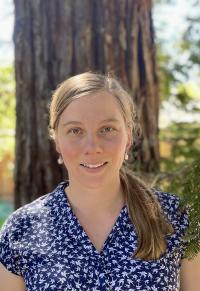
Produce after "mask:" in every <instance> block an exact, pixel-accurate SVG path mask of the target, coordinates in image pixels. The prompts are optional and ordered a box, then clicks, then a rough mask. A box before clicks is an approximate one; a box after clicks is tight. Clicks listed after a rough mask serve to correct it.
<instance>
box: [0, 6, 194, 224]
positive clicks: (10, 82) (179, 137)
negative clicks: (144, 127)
mask: <svg viewBox="0 0 200 291" xmlns="http://www.w3.org/2000/svg"><path fill="white" fill-rule="evenodd" d="M116 2H117V1H116ZM147 2H148V1H147ZM199 7H200V3H199V1H195V0H190V1H187V0H174V1H164V0H163V1H162V0H161V1H154V3H153V5H152V7H151V13H152V20H153V26H154V40H155V47H156V54H155V57H156V64H157V76H158V79H159V120H158V126H159V131H158V140H159V152H160V157H159V166H158V167H155V168H154V167H153V168H151V169H150V170H149V171H148V173H149V174H150V176H151V182H152V181H153V182H155V184H156V185H157V186H158V187H161V188H164V189H165V190H168V191H170V192H174V193H177V194H180V195H181V193H182V192H183V191H184V187H183V181H184V179H185V178H184V177H185V176H184V175H186V176H188V173H189V172H191V167H192V166H191V165H194V163H196V162H198V160H199V157H200V78H199V76H200V9H199ZM14 9H15V8H14V2H13V1H10V0H1V1H0V225H2V223H3V221H4V220H5V219H6V217H7V216H8V215H9V214H10V213H11V212H12V211H13V210H14V209H15V208H17V207H19V206H20V203H18V206H17V207H16V205H17V203H16V201H17V199H16V198H15V195H17V194H14V193H16V191H17V190H16V189H15V187H14V184H15V183H14V175H16V173H15V171H16V170H15V161H16V154H17V155H19V152H16V154H15V135H16V130H15V124H16V93H15V92H16V81H15V59H14V43H13V30H14ZM16 42H17V40H16ZM72 73H73V72H72ZM18 114H19V113H18ZM22 155H23V153H22ZM24 155H26V153H25V152H24ZM17 158H18V157H17ZM193 168H194V167H192V169H193ZM25 175H26V173H25ZM198 178H199V175H197V176H195V181H197V182H198V183H199V180H196V179H198ZM18 189H19V187H18ZM27 189H28V188H27ZM40 193H41V194H45V193H42V192H40ZM18 195H19V194H18ZM27 195H28V194H27ZM31 199H33V196H32V198H30V199H29V200H26V199H24V200H21V201H24V203H27V202H28V201H31ZM22 204H23V202H21V205H22Z"/></svg>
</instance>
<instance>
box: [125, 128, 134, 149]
mask: <svg viewBox="0 0 200 291" xmlns="http://www.w3.org/2000/svg"><path fill="white" fill-rule="evenodd" d="M127 134H128V141H127V144H126V151H127V152H128V151H129V149H130V148H131V146H132V144H133V129H132V126H131V124H130V123H129V124H128V127H127Z"/></svg>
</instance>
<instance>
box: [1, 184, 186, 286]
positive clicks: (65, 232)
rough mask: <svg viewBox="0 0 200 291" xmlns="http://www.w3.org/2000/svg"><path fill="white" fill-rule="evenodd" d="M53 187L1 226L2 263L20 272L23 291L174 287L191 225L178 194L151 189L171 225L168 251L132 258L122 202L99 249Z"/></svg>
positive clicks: (131, 233)
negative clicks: (184, 238)
mask: <svg viewBox="0 0 200 291" xmlns="http://www.w3.org/2000/svg"><path fill="white" fill-rule="evenodd" d="M68 185H69V181H65V182H61V183H60V184H59V185H58V186H57V188H56V189H55V190H54V191H53V192H51V193H48V194H46V195H43V196H41V197H39V198H38V199H36V200H34V201H33V202H31V203H29V204H26V205H25V206H22V207H20V208H19V209H17V210H16V211H14V212H13V213H12V214H11V215H10V216H9V217H8V219H7V220H6V222H5V223H4V225H3V227H2V229H1V231H0V262H1V263H2V264H3V265H4V266H5V267H6V268H7V269H8V270H9V271H11V272H12V273H14V274H17V275H20V276H23V278H24V281H25V284H26V290H27V291H45V290H47V291H53V290H54V291H61V290H62V291H67V290H70V291H75V290H79V291H86V290H87V291H88V290H91V291H95V290H96V291H103V290H104V291H108V290H112V291H113V290H114V291H117V290H119V291H122V290H123V291H126V290H132V291H135V290H140V291H150V290H151V291H153V290H154V291H169V290H173V291H178V290H179V289H180V274H179V273H180V265H181V259H182V258H183V251H184V249H185V247H186V244H187V242H186V241H184V240H183V239H182V237H183V235H184V233H185V230H186V228H187V227H188V225H189V221H188V213H187V211H184V212H181V211H180V210H179V209H178V207H179V204H180V198H179V197H178V196H176V195H174V194H169V193H166V192H162V191H155V194H156V195H157V197H158V200H159V201H160V204H161V207H162V209H163V212H164V214H165V216H166V218H167V219H168V220H169V221H170V222H171V223H172V225H173V226H174V228H175V233H174V234H173V235H168V236H166V238H167V249H166V252H165V253H164V254H163V255H162V256H161V257H160V258H159V259H157V260H142V259H133V258H131V255H132V254H133V252H134V250H135V249H136V247H137V235H136V230H135V227H134V225H133V224H132V223H131V220H130V218H129V216H128V210H127V207H126V206H124V207H123V208H122V209H121V212H120V214H119V216H118V218H117V220H116V222H115V224H114V226H113V228H112V231H111V232H110V234H109V236H108V237H107V239H106V241H105V243H104V246H103V249H102V251H101V252H98V251H97V250H96V248H95V247H94V245H93V244H92V242H91V241H90V239H89V237H88V236H87V234H86V232H85V231H84V229H83V227H82V226H81V225H80V223H79V221H78V219H77V217H76V216H75V215H74V213H73V211H72V209H71V206H70V204H69V201H68V199H67V195H66V194H65V191H64V189H65V187H67V186H68Z"/></svg>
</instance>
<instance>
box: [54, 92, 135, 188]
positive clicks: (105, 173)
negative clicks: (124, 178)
mask: <svg viewBox="0 0 200 291" xmlns="http://www.w3.org/2000/svg"><path fill="white" fill-rule="evenodd" d="M130 135H131V130H130V129H129V128H127V127H126V125H125V122H124V119H123V116H122V112H121V108H120V106H119V104H118V102H117V100H116V98H115V97H114V96H113V95H112V94H110V93H108V92H106V91H100V92H97V93H93V94H90V95H86V96H82V97H80V98H79V99H77V100H74V101H73V102H71V103H70V104H69V106H68V107H67V108H66V109H65V110H64V111H63V113H62V114H61V117H60V120H59V124H58V128H57V131H56V140H55V141H56V149H57V151H58V152H59V153H60V154H61V155H62V158H63V160H64V164H65V166H66V168H67V170H68V174H69V180H70V181H75V182H78V184H81V185H84V186H88V187H99V186H100V185H105V184H106V183H107V184H109V183H111V184H112V182H114V181H116V180H115V179H119V170H120V168H121V166H122V163H123V161H124V153H125V151H126V150H128V148H129V147H130ZM102 183H104V184H102Z"/></svg>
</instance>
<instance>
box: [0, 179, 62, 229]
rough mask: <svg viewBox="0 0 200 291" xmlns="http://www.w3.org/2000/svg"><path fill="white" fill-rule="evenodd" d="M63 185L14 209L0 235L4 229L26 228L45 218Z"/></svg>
mask: <svg viewBox="0 0 200 291" xmlns="http://www.w3.org/2000/svg"><path fill="white" fill-rule="evenodd" d="M62 186H63V182H62V183H60V184H59V185H58V186H57V187H56V188H55V189H54V190H53V191H52V192H49V193H47V194H44V195H42V196H40V197H38V198H36V199H35V200H33V201H32V202H30V203H27V204H25V205H23V206H21V207H19V208H18V209H16V210H15V211H13V212H12V213H11V214H10V215H9V216H8V218H7V219H6V220H5V222H4V224H3V226H2V228H1V229H0V235H1V234H2V233H3V232H4V231H6V232H10V231H13V230H19V228H26V227H27V226H29V225H30V224H32V223H33V222H34V221H37V220H41V218H42V217H44V218H45V217H46V216H47V215H48V213H49V211H50V210H51V209H52V207H53V203H54V200H55V195H56V194H57V193H58V192H59V190H60V189H61V188H62Z"/></svg>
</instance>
